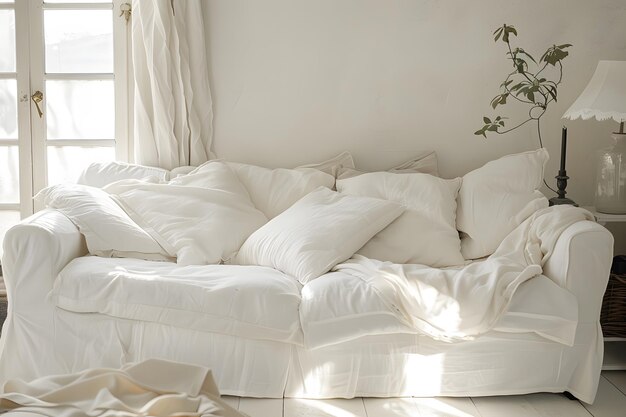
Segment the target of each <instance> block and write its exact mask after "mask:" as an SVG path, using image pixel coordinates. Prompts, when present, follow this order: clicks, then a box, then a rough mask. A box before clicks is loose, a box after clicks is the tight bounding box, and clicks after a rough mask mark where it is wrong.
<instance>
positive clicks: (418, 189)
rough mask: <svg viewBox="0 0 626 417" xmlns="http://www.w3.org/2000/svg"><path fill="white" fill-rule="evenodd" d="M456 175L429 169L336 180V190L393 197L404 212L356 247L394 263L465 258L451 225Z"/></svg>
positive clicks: (457, 183) (438, 264)
mask: <svg viewBox="0 0 626 417" xmlns="http://www.w3.org/2000/svg"><path fill="white" fill-rule="evenodd" d="M460 186H461V179H460V178H456V179H453V180H444V179H441V178H437V177H433V176H432V175H428V174H393V173H389V172H373V173H369V174H362V175H359V176H356V177H352V178H348V179H343V180H338V181H337V191H339V192H341V193H344V194H349V195H355V196H363V197H374V198H382V199H384V200H389V201H395V202H397V203H400V204H402V205H404V206H405V207H406V210H405V211H404V213H402V214H401V215H400V217H398V218H397V219H396V220H394V221H393V222H392V223H391V224H390V225H389V226H387V227H386V228H385V229H383V230H382V231H381V232H380V233H378V234H377V235H376V236H374V237H373V238H372V239H371V240H370V241H369V242H367V243H366V244H365V246H363V247H362V248H361V249H359V251H358V252H357V253H358V254H360V255H363V256H365V257H367V258H372V259H378V260H380V261H389V262H393V263H397V264H424V265H429V266H433V267H439V268H440V267H446V266H452V265H461V264H463V263H464V261H465V260H464V259H463V256H462V255H461V241H460V239H459V233H458V232H457V230H456V221H455V219H456V197H457V194H458V192H459V188H460Z"/></svg>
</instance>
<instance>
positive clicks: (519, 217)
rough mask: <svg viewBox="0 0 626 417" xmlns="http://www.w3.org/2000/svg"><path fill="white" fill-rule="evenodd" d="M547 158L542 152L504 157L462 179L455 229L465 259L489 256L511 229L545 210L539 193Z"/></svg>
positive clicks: (544, 199)
mask: <svg viewBox="0 0 626 417" xmlns="http://www.w3.org/2000/svg"><path fill="white" fill-rule="evenodd" d="M548 158H549V156H548V152H547V151H546V150H545V149H538V150H536V151H530V152H523V153H519V154H514V155H508V156H504V157H502V158H500V159H496V160H495V161H491V162H487V163H486V164H485V165H484V166H482V167H481V168H478V169H476V170H474V171H472V172H470V173H468V174H466V175H465V176H463V183H462V185H461V190H460V191H459V198H458V200H457V203H458V207H457V214H456V226H457V229H458V230H459V231H460V232H461V233H462V234H461V252H462V253H463V256H464V257H465V259H477V258H482V257H484V256H488V255H491V254H492V253H493V252H494V251H495V250H496V249H497V247H498V246H499V245H500V242H502V240H503V239H504V238H505V237H506V236H507V235H508V234H509V233H511V232H512V231H513V229H515V228H516V227H517V226H519V225H520V224H521V223H522V222H523V221H524V220H526V219H527V218H528V217H529V216H530V215H531V214H533V213H534V212H535V211H537V210H540V209H542V208H545V207H548V199H547V198H546V197H545V196H544V195H543V194H542V193H541V192H540V191H539V187H540V186H541V183H542V181H543V175H544V169H545V165H546V163H547V162H548Z"/></svg>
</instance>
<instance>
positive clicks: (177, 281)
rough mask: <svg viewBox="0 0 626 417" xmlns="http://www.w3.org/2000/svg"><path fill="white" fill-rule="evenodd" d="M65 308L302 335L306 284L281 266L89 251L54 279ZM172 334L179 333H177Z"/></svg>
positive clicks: (239, 331)
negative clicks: (194, 262) (180, 261)
mask: <svg viewBox="0 0 626 417" xmlns="http://www.w3.org/2000/svg"><path fill="white" fill-rule="evenodd" d="M51 295H52V299H53V300H54V302H55V303H56V305H57V306H58V307H60V308H62V309H65V310H68V311H73V312H77V313H100V314H106V315H108V316H112V317H118V318H122V319H129V320H140V321H148V322H157V323H161V324H167V325H172V326H176V327H181V328H186V329H193V330H199V331H205V332H215V333H221V334H227V335H233V336H239V337H244V338H249V339H264V340H276V341H281V342H291V343H301V340H302V336H301V330H300V325H299V316H298V306H299V304H300V285H299V284H298V282H297V281H295V280H294V279H293V278H291V277H288V276H286V275H284V274H282V273H280V272H278V271H276V270H274V269H270V268H263V267H254V266H231V265H204V266H185V267H182V266H179V265H176V264H173V263H170V262H150V261H142V260H136V259H117V260H112V259H105V258H98V257H82V258H77V259H74V260H73V261H72V262H70V263H69V264H68V265H67V266H66V267H65V268H64V269H63V270H62V271H61V273H60V274H59V276H58V277H57V279H56V280H55V282H54V288H53V291H52V294H51ZM170 342H171V341H170Z"/></svg>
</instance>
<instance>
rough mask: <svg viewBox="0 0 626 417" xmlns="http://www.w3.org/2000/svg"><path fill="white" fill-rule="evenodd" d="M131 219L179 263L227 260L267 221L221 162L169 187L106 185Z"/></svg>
mask: <svg viewBox="0 0 626 417" xmlns="http://www.w3.org/2000/svg"><path fill="white" fill-rule="evenodd" d="M107 190H109V191H111V192H116V194H115V199H116V200H117V201H118V202H119V204H120V205H121V206H122V207H123V208H124V209H125V210H126V212H128V213H129V215H130V216H131V218H133V220H135V221H136V222H137V224H139V225H140V226H141V227H142V228H144V229H145V230H146V231H148V232H149V233H150V235H152V237H154V238H155V239H156V240H157V241H158V242H159V243H160V244H161V245H162V246H163V247H164V248H165V249H166V250H168V251H169V252H170V253H175V254H176V257H177V263H178V264H180V265H203V264H216V263H221V262H225V261H227V260H229V259H230V258H231V257H232V256H233V255H234V254H235V253H236V252H237V250H239V247H240V246H241V244H242V243H243V242H244V241H245V240H246V238H248V236H250V234H251V233H252V232H254V231H255V230H257V229H258V228H259V227H261V226H262V225H263V224H265V222H266V221H267V218H266V217H265V215H264V214H263V213H262V212H260V211H259V210H257V209H256V208H255V207H254V206H253V204H252V202H251V201H250V198H249V196H248V194H247V191H246V189H245V188H244V187H243V185H242V184H241V183H240V182H239V180H238V179H237V176H236V175H235V173H234V172H232V170H231V169H230V167H228V165H226V164H225V163H222V162H212V163H210V164H204V165H202V166H200V167H198V168H197V169H195V170H194V171H192V172H191V173H190V174H188V175H185V176H182V177H178V178H176V179H174V180H172V181H170V183H169V184H147V183H144V184H135V185H134V186H128V184H121V186H116V185H115V184H113V186H110V187H107Z"/></svg>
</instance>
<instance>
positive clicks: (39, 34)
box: [16, 0, 131, 213]
mask: <svg viewBox="0 0 626 417" xmlns="http://www.w3.org/2000/svg"><path fill="white" fill-rule="evenodd" d="M127 2H128V1H127V0H114V1H113V2H112V3H46V4H44V3H43V1H41V0H38V1H28V2H18V3H22V4H23V6H22V7H27V9H28V10H27V19H28V23H30V25H29V26H30V34H29V36H30V37H31V38H32V39H39V41H38V42H34V41H31V42H30V47H29V51H30V54H29V60H30V67H29V68H30V93H29V94H28V96H29V100H28V104H29V105H31V104H32V102H31V101H30V94H32V92H35V91H37V90H39V91H42V92H43V93H44V100H43V101H42V102H41V103H40V106H41V107H42V109H45V108H46V91H45V81H46V80H62V79H73V80H90V79H113V80H114V89H115V101H114V103H115V131H114V135H115V139H114V140H112V139H107V140H92V139H86V140H54V141H48V140H47V137H46V112H45V111H44V115H43V117H42V118H40V117H39V115H38V114H37V112H36V111H34V110H33V109H32V108H31V109H30V126H31V137H32V141H31V143H32V147H31V152H32V165H31V164H28V165H27V166H28V167H29V168H30V167H31V166H32V189H31V193H37V192H39V191H40V190H41V189H43V188H44V187H45V186H46V185H47V184H46V181H47V173H48V169H47V148H48V146H49V145H57V146H67V145H71V146H85V147H98V146H115V157H116V159H117V160H118V161H128V160H129V155H130V154H131V152H130V145H129V142H130V141H129V127H128V123H129V119H130V118H129V115H128V109H129V99H128V97H129V94H128V85H129V79H128V78H129V66H128V62H129V61H128V49H129V39H130V33H129V32H130V22H127V21H126V19H125V18H124V16H120V15H119V13H118V11H119V10H120V6H121V5H122V4H124V3H127ZM25 3H27V5H24V4H25ZM50 9H56V10H74V9H83V10H85V9H87V10H112V12H113V22H112V24H113V51H114V55H113V74H87V73H80V74H67V73H63V74H46V73H45V43H44V31H43V29H44V26H43V11H44V10H50ZM16 26H17V25H16ZM23 26H25V25H23ZM20 97H22V95H20ZM20 163H21V161H20ZM31 195H32V194H31ZM29 200H30V197H29ZM23 201H25V200H23ZM34 209H36V210H37V209H40V207H34ZM31 213H32V208H31Z"/></svg>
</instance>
